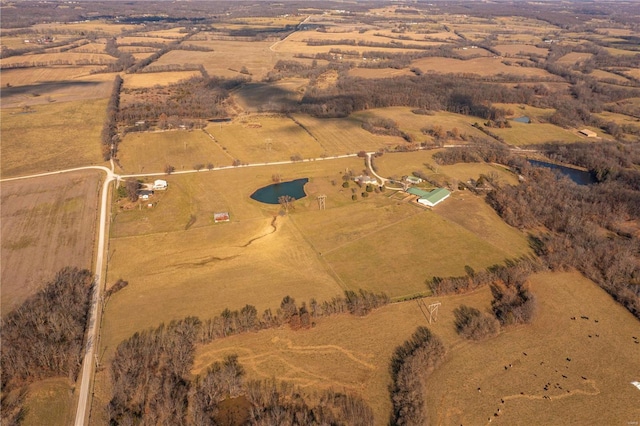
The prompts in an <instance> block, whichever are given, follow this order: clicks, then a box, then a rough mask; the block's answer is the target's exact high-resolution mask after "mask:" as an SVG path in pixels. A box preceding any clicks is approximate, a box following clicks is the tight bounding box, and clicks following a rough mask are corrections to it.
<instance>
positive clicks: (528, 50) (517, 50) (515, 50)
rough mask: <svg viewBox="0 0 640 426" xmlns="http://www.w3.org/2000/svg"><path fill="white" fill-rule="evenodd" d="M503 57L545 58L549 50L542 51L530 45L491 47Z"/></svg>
mask: <svg viewBox="0 0 640 426" xmlns="http://www.w3.org/2000/svg"><path fill="white" fill-rule="evenodd" d="M493 48H494V49H496V50H498V51H499V52H500V53H502V54H503V55H511V56H527V55H529V54H534V55H543V56H546V55H547V53H549V49H543V48H542V47H537V46H532V45H530V44H497V45H495V46H493Z"/></svg>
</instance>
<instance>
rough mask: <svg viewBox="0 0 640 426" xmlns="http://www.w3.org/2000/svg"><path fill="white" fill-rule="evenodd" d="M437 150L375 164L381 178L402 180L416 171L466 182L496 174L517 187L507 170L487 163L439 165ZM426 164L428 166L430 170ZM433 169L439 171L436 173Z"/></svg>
mask: <svg viewBox="0 0 640 426" xmlns="http://www.w3.org/2000/svg"><path fill="white" fill-rule="evenodd" d="M436 152H438V151H437V150H430V151H413V152H397V153H391V154H384V155H383V156H382V157H377V158H375V159H374V160H373V161H374V164H375V166H376V167H377V169H378V172H377V173H378V174H379V175H380V176H385V177H387V176H389V177H393V178H394V179H400V178H401V177H402V176H411V174H412V173H413V172H414V171H420V172H422V173H424V174H426V175H427V176H429V177H433V178H434V179H444V180H450V179H455V180H458V181H461V182H466V181H468V180H469V179H478V177H480V175H489V174H492V173H493V174H495V175H496V178H497V179H498V180H499V181H500V182H503V183H508V184H511V185H516V184H517V183H518V179H517V177H516V176H515V175H514V174H513V173H512V172H510V171H508V170H506V169H505V168H503V167H501V166H498V165H494V164H487V163H458V164H453V165H450V166H441V165H438V164H437V163H436V162H435V160H434V159H433V158H432V157H433V154H434V153H436ZM425 164H428V165H429V167H430V168H428V167H427V166H426V165H425ZM433 169H435V170H436V171H437V173H436V172H434V171H433Z"/></svg>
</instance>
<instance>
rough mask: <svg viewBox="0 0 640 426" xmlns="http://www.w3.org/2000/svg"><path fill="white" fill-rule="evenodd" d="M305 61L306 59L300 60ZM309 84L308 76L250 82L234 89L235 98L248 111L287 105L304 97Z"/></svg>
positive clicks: (253, 111)
mask: <svg viewBox="0 0 640 426" xmlns="http://www.w3.org/2000/svg"><path fill="white" fill-rule="evenodd" d="M300 62H304V61H300ZM308 84H309V80H308V79H306V78H283V79H282V80H279V81H276V82H273V83H261V82H255V83H248V84H246V85H244V86H243V87H241V88H239V89H237V90H234V92H233V99H234V100H235V102H236V104H237V105H238V106H239V107H241V108H242V109H243V110H244V111H246V112H252V113H255V112H260V111H261V110H262V109H263V108H265V107H271V106H273V105H278V106H286V105H288V104H289V103H297V102H298V101H300V99H302V96H303V95H304V91H305V90H306V88H307V85H308Z"/></svg>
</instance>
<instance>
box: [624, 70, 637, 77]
mask: <svg viewBox="0 0 640 426" xmlns="http://www.w3.org/2000/svg"><path fill="white" fill-rule="evenodd" d="M624 73H625V74H627V75H629V76H631V77H633V78H636V79H640V69H637V68H636V69H633V68H632V69H628V70H626V71H625V72H624Z"/></svg>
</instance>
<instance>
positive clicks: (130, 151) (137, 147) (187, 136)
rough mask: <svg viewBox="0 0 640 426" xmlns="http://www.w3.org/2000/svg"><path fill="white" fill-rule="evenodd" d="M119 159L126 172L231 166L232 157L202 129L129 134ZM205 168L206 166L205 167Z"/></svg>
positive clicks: (121, 144) (121, 145)
mask: <svg viewBox="0 0 640 426" xmlns="http://www.w3.org/2000/svg"><path fill="white" fill-rule="evenodd" d="M118 158H119V160H120V165H121V166H122V167H123V169H124V172H125V173H129V174H131V173H160V172H163V171H164V169H165V166H167V165H172V166H173V167H175V168H176V170H177V171H180V170H193V168H194V166H195V165H196V164H204V166H206V165H207V164H209V163H211V164H213V165H214V166H216V167H220V166H230V165H231V164H232V163H233V158H231V157H230V156H228V155H227V154H225V152H224V151H223V150H222V148H221V147H220V146H219V145H217V144H216V143H215V142H214V141H212V140H211V138H210V137H209V136H208V135H207V134H206V133H204V132H203V131H201V130H193V131H186V130H171V131H165V132H141V133H128V134H127V135H126V137H125V138H124V139H123V140H122V142H121V143H120V145H119V152H118ZM203 168H204V167H203Z"/></svg>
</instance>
